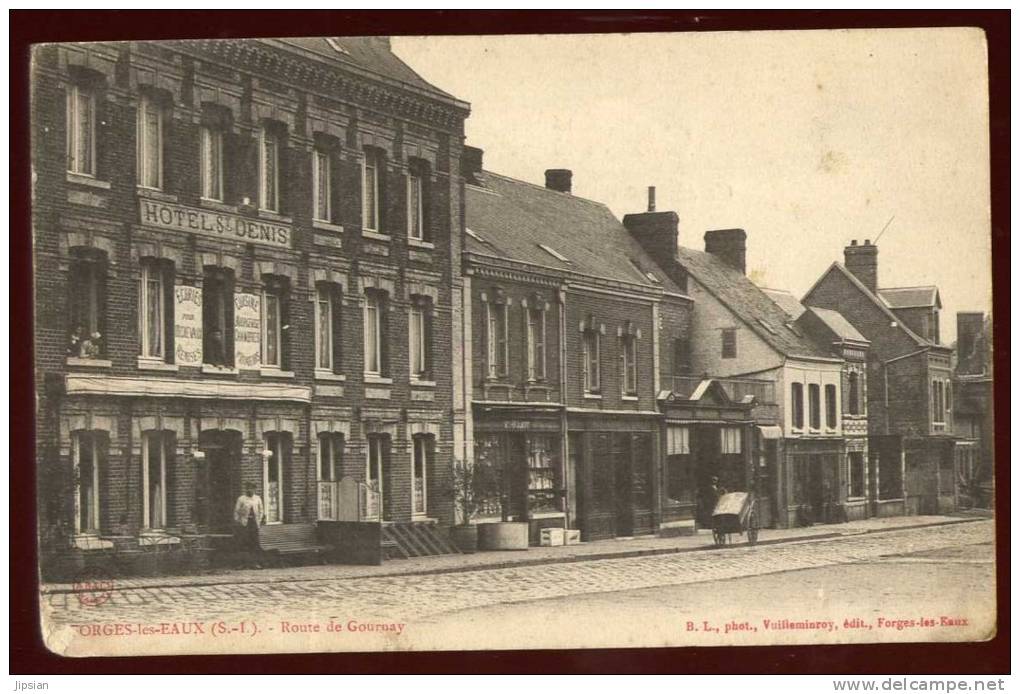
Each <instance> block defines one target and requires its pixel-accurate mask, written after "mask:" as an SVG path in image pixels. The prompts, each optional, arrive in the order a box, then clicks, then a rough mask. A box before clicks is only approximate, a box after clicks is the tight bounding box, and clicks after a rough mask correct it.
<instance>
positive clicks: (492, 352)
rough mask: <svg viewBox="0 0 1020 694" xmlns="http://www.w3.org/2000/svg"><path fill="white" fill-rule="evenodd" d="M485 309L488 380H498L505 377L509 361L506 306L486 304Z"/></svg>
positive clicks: (494, 303) (493, 303) (495, 303)
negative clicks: (486, 316)
mask: <svg viewBox="0 0 1020 694" xmlns="http://www.w3.org/2000/svg"><path fill="white" fill-rule="evenodd" d="M485 307H486V311H487V313H488V318H487V320H486V325H487V326H488V327H487V331H486V344H487V346H488V366H489V369H488V371H489V378H500V377H502V376H506V375H507V364H508V361H509V353H508V349H507V348H508V345H507V306H506V304H505V303H503V302H499V303H497V302H488V303H486V304H485Z"/></svg>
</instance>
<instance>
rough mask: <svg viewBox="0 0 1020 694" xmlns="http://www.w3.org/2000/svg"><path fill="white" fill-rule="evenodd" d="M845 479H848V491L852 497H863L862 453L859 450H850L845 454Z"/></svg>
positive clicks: (848, 494)
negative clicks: (846, 468) (846, 467)
mask: <svg viewBox="0 0 1020 694" xmlns="http://www.w3.org/2000/svg"><path fill="white" fill-rule="evenodd" d="M847 465H848V468H849V469H848V470H847V481H848V487H849V489H848V493H847V496H849V497H850V498H852V499H861V498H864V496H865V494H864V474H865V471H864V454H863V453H860V452H856V451H854V452H851V453H848V454H847Z"/></svg>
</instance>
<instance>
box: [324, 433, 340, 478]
mask: <svg viewBox="0 0 1020 694" xmlns="http://www.w3.org/2000/svg"><path fill="white" fill-rule="evenodd" d="M343 452H344V436H343V434H335V433H331V432H324V433H322V434H319V481H320V482H339V481H340V478H341V477H342V473H341V470H342V463H343Z"/></svg>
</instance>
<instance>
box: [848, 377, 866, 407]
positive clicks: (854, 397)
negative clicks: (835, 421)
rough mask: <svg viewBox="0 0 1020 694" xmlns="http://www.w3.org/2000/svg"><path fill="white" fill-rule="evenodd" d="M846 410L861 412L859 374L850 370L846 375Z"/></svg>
mask: <svg viewBox="0 0 1020 694" xmlns="http://www.w3.org/2000/svg"><path fill="white" fill-rule="evenodd" d="M847 391H848V395H847V406H848V407H847V410H848V411H849V413H850V414H861V410H862V409H863V408H862V407H861V384H860V376H858V374H857V372H856V371H851V372H850V375H849V376H847Z"/></svg>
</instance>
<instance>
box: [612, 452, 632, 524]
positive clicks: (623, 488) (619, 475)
mask: <svg viewBox="0 0 1020 694" xmlns="http://www.w3.org/2000/svg"><path fill="white" fill-rule="evenodd" d="M630 443H631V441H630V434H616V435H615V436H614V437H613V463H614V465H613V473H614V475H615V484H614V485H613V486H614V492H615V494H614V499H613V505H614V509H615V513H616V535H617V537H630V536H631V535H633V534H634V501H633V496H634V475H633V468H632V464H633V456H632V451H631V445H630Z"/></svg>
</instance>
